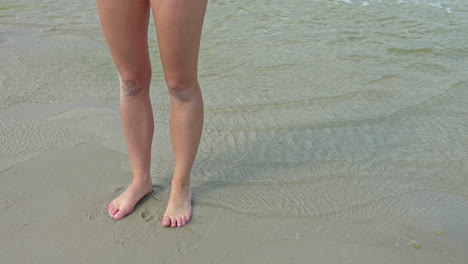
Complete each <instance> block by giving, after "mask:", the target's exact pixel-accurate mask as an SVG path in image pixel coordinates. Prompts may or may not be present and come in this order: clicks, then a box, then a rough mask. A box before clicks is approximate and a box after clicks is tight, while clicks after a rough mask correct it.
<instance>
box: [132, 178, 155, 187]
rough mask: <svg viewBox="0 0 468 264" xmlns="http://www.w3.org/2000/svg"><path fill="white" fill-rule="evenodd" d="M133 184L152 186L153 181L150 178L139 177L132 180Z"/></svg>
mask: <svg viewBox="0 0 468 264" xmlns="http://www.w3.org/2000/svg"><path fill="white" fill-rule="evenodd" d="M132 184H136V185H151V184H152V180H151V177H150V176H139V177H135V176H134V177H133V179H132Z"/></svg>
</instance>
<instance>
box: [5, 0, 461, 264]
mask: <svg viewBox="0 0 468 264" xmlns="http://www.w3.org/2000/svg"><path fill="white" fill-rule="evenodd" d="M437 3H438V4H437ZM437 3H435V2H434V1H429V0H427V1H423V0H421V1H410V0H408V1H399V2H396V1H357V0H353V1H338V0H336V1H311V2H307V1H303V0H297V1H295V0H294V1H293V0H288V1H268V3H266V2H261V3H260V2H248V3H241V2H237V1H212V2H210V3H209V5H208V9H207V16H206V23H205V26H204V33H203V34H204V35H203V38H202V49H201V53H200V69H199V71H200V73H199V78H200V84H201V87H202V90H203V95H204V101H205V123H204V130H203V135H202V141H201V143H200V147H199V151H198V154H197V159H196V162H195V164H194V167H193V171H192V178H191V186H192V193H193V197H192V206H193V217H192V219H191V221H190V222H188V223H187V224H186V225H185V226H183V227H181V228H166V227H163V226H162V225H161V219H162V215H163V213H164V210H165V208H166V205H167V202H168V198H169V191H170V180H171V177H172V172H173V168H174V163H173V154H172V146H171V140H170V133H169V120H168V118H169V110H170V109H169V99H168V94H167V89H166V87H165V84H164V80H163V77H162V74H161V73H162V68H161V65H160V64H159V61H158V60H159V58H158V48H157V46H156V43H155V41H154V40H155V33H154V24H151V27H150V32H149V36H150V39H151V41H152V44H151V45H150V50H151V54H152V55H151V56H152V62H153V71H154V77H153V82H152V84H151V89H152V90H151V100H152V106H153V113H154V118H155V133H154V138H153V146H152V165H151V174H152V180H153V193H152V194H151V195H148V196H146V197H145V198H143V199H142V200H141V201H140V202H139V203H138V204H137V206H136V207H135V209H134V211H133V212H132V213H131V214H129V215H128V216H126V217H125V218H124V219H122V220H118V221H116V220H113V219H112V218H111V217H110V216H109V215H108V213H107V204H108V203H109V201H111V200H112V199H113V198H115V197H117V196H118V195H119V194H120V193H122V192H123V191H124V190H125V188H126V186H127V185H128V183H129V182H130V180H131V176H132V175H131V168H130V163H129V159H128V155H127V149H126V145H125V140H124V135H123V131H122V126H121V121H120V115H119V94H118V87H117V85H118V80H117V75H116V72H115V69H114V67H113V65H112V61H111V57H110V54H109V52H108V50H107V47H106V46H105V42H104V39H103V37H102V34H101V31H100V28H99V24H98V20H97V14H96V10H95V5H94V1H92V0H80V1H56V0H47V1H44V2H41V3H36V2H34V1H31V0H18V1H10V0H7V1H6V3H5V4H3V3H2V8H0V58H1V60H0V262H2V263H18V264H27V263H34V264H37V263H48V264H55V263H57V264H58V263H107V262H111V263H143V262H151V263H223V264H224V263H288V264H290V263H295V264H297V263H327V264H328V263H332V264H333V263H340V264H341V263H392V264H394V263H411V264H432V263H434V264H436V263H437V264H441V263H451V264H465V263H466V260H467V259H468V252H467V250H466V249H467V248H468V166H467V165H468V148H467V147H468V144H467V143H468V133H467V132H468V131H467V121H466V117H467V116H468V115H467V113H468V104H467V102H468V89H467V87H468V79H467V77H466V68H467V67H468V64H467V61H468V60H467V58H468V47H467V46H466V43H468V41H467V37H466V34H461V32H464V31H463V30H464V29H465V28H466V26H467V21H466V15H467V14H468V5H467V3H466V2H465V1H463V0H450V1H448V0H447V1H439V2H437ZM298 6H301V8H298ZM434 22H435V23H434ZM151 23H152V22H151ZM428 36H430V37H428Z"/></svg>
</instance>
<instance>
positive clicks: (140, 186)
mask: <svg viewBox="0 0 468 264" xmlns="http://www.w3.org/2000/svg"><path fill="white" fill-rule="evenodd" d="M152 192H153V185H152V182H151V178H149V179H148V180H145V181H135V180H133V181H132V182H131V183H130V185H129V186H128V187H127V189H126V190H125V191H124V192H123V193H122V194H121V195H119V197H117V198H115V199H114V200H113V201H112V202H110V203H109V204H108V205H107V211H108V212H109V215H110V216H111V217H112V218H113V219H115V220H119V219H121V218H123V217H124V216H126V215H127V214H129V213H131V212H132V211H133V208H134V207H135V204H136V203H137V202H138V201H139V200H141V198H143V197H144V196H146V195H148V194H150V193H152Z"/></svg>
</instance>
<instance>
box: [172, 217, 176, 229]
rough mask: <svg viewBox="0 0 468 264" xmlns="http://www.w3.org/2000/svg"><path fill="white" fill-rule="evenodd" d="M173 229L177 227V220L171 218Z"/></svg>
mask: <svg viewBox="0 0 468 264" xmlns="http://www.w3.org/2000/svg"><path fill="white" fill-rule="evenodd" d="M171 227H177V220H176V219H175V218H171Z"/></svg>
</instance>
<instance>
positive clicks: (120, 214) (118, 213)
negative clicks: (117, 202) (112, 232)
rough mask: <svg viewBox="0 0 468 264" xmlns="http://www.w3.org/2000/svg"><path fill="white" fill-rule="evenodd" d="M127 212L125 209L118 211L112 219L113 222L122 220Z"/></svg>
mask: <svg viewBox="0 0 468 264" xmlns="http://www.w3.org/2000/svg"><path fill="white" fill-rule="evenodd" d="M128 213H129V212H128V211H127V210H125V209H120V210H118V211H117V212H116V213H115V214H114V216H113V217H112V218H114V219H115V220H119V219H122V218H123V217H124V216H126V215H127V214H128Z"/></svg>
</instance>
